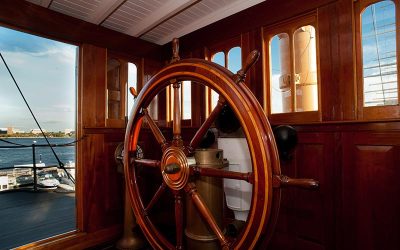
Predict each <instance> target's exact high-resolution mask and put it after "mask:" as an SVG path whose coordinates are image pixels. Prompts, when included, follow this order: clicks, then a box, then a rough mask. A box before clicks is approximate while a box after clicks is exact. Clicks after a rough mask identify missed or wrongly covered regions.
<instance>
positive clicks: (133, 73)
mask: <svg viewBox="0 0 400 250" xmlns="http://www.w3.org/2000/svg"><path fill="white" fill-rule="evenodd" d="M127 87H128V90H129V88H131V87H133V88H134V89H135V90H136V93H137V94H139V93H138V89H137V67H136V65H135V64H134V63H128V84H127ZM127 95H128V96H127V100H128V101H127V102H126V104H127V108H126V115H127V116H129V113H130V112H131V110H132V108H133V103H134V100H135V99H134V97H133V96H132V95H131V93H130V92H129V91H127Z"/></svg>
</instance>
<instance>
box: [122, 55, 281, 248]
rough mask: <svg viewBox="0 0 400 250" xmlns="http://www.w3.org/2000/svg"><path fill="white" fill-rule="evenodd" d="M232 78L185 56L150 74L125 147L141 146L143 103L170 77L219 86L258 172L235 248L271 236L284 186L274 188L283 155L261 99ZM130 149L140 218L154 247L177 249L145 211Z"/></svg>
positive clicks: (129, 171)
mask: <svg viewBox="0 0 400 250" xmlns="http://www.w3.org/2000/svg"><path fill="white" fill-rule="evenodd" d="M233 78H234V77H233V74H232V73H231V72H230V71H228V70H226V69H225V68H223V67H221V66H219V65H217V64H214V63H211V62H208V61H205V60H201V59H188V60H182V61H179V62H177V63H174V64H171V65H169V66H167V67H165V68H163V69H162V70H161V71H160V72H158V73H157V74H156V75H155V76H154V77H153V78H152V79H150V81H149V82H148V83H147V84H146V85H145V86H144V88H143V89H142V91H141V92H140V94H139V96H138V97H137V99H136V102H135V105H134V107H133V110H132V112H131V114H130V118H129V122H128V126H127V130H126V135H125V145H124V148H126V149H135V148H136V142H137V138H138V135H139V133H138V131H139V129H140V124H141V122H142V118H143V117H142V116H141V115H140V112H141V110H142V108H146V107H147V106H148V105H149V103H150V102H151V100H152V99H153V98H154V96H155V95H156V94H158V93H159V92H160V91H161V90H162V89H164V88H165V87H166V86H167V85H169V84H171V82H175V81H183V80H192V81H195V82H201V83H202V84H205V85H206V86H208V87H210V88H212V89H214V90H216V91H217V92H218V93H219V94H220V95H222V96H223V98H224V99H225V100H226V102H227V103H228V104H229V105H230V106H231V108H232V109H233V110H234V112H235V114H236V116H237V118H238V119H239V121H240V123H241V125H242V128H243V131H244V133H245V135H246V139H247V143H248V147H249V151H250V154H251V162H252V167H253V175H254V183H253V195H252V201H251V208H250V212H249V215H248V218H247V223H246V225H245V227H244V229H243V230H242V231H241V233H240V235H239V237H238V238H237V239H236V241H235V242H233V245H232V246H231V248H233V249H252V248H254V247H255V246H256V245H257V244H258V243H259V242H258V240H259V239H260V237H261V236H263V235H264V234H265V233H267V235H266V238H267V239H268V238H269V236H270V234H272V230H273V228H274V225H275V222H276V218H277V215H278V209H279V202H280V191H279V189H273V188H272V176H273V175H279V174H280V167H279V157H278V153H277V148H276V145H275V141H274V138H273V133H272V129H271V127H270V124H269V122H268V120H267V118H266V116H265V114H264V112H263V110H262V108H261V106H260V104H259V103H258V101H257V100H256V98H255V97H254V95H253V94H252V93H251V92H250V90H249V89H248V88H247V87H246V86H245V85H244V84H243V83H239V84H236V83H235V82H234V80H233ZM130 151H131V150H125V151H124V169H125V180H126V183H127V188H128V190H129V196H130V200H131V204H132V208H133V210H134V213H135V216H136V219H137V222H138V224H139V225H140V227H141V229H142V231H143V233H144V234H145V236H146V238H147V239H148V241H149V242H150V244H151V245H152V247H153V248H155V249H175V247H174V246H173V245H172V244H171V243H169V242H168V241H167V240H166V239H165V237H163V236H162V235H160V234H159V233H158V231H157V229H156V228H155V226H154V225H153V224H152V222H151V220H150V219H149V217H148V216H147V214H146V213H145V212H144V206H143V203H142V200H141V197H140V194H139V192H138V187H137V182H136V176H135V171H134V170H133V169H134V166H133V167H130V164H129V152H130Z"/></svg>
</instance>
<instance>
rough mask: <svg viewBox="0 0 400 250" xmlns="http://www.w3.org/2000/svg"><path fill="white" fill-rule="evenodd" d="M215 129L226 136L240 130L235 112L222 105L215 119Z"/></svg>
mask: <svg viewBox="0 0 400 250" xmlns="http://www.w3.org/2000/svg"><path fill="white" fill-rule="evenodd" d="M215 127H216V128H217V129H218V130H219V131H221V132H223V133H227V134H229V133H233V132H235V131H236V130H238V129H239V128H240V122H239V120H238V119H237V118H236V115H235V112H233V110H232V109H231V108H230V107H229V106H228V105H224V107H223V108H222V110H221V112H220V113H219V115H218V116H217V118H216V119H215Z"/></svg>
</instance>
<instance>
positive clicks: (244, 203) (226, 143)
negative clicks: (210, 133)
mask: <svg viewBox="0 0 400 250" xmlns="http://www.w3.org/2000/svg"><path fill="white" fill-rule="evenodd" d="M218 148H219V149H222V150H223V151H224V157H225V158H227V159H228V161H229V167H228V170H229V171H235V172H242V173H248V172H252V171H253V170H252V164H251V159H250V151H249V148H248V145H247V141H246V138H218ZM224 192H225V197H226V203H227V206H228V208H230V209H232V210H233V212H234V214H235V219H237V220H242V221H246V220H247V215H248V212H249V210H250V205H251V197H252V185H251V184H250V183H248V182H246V181H241V180H233V179H224Z"/></svg>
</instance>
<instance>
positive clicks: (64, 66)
mask: <svg viewBox="0 0 400 250" xmlns="http://www.w3.org/2000/svg"><path fill="white" fill-rule="evenodd" d="M21 34H22V35H21ZM0 37H1V41H0V52H2V55H3V56H4V58H5V60H6V61H7V64H8V66H9V68H10V70H11V71H12V73H13V75H14V77H15V79H16V80H17V82H18V84H19V87H20V89H21V91H22V92H23V94H24V96H25V98H26V100H27V101H28V103H29V105H30V106H31V108H32V110H33V112H34V114H35V115H36V117H37V118H38V120H39V123H40V124H43V127H44V129H46V130H47V131H59V130H63V129H65V128H67V127H74V126H75V125H74V124H75V105H76V55H77V54H76V51H77V47H76V46H72V45H68V44H63V43H59V42H56V41H51V40H48V39H43V38H40V37H35V36H31V35H27V34H23V33H20V32H16V31H12V30H9V29H5V28H0ZM0 83H1V87H2V89H1V91H0V107H1V109H0V126H2V127H3V126H9V125H12V126H15V127H22V128H23V129H24V130H27V131H28V130H30V129H32V128H36V127H37V126H36V124H35V122H34V120H33V118H32V116H31V114H30V113H29V111H28V109H27V107H26V105H25V103H24V101H23V99H22V97H21V96H20V94H19V93H18V90H17V88H16V86H15V84H14V82H13V81H12V79H11V77H10V75H9V74H8V72H7V71H6V69H5V66H4V65H3V64H2V63H0ZM56 121H58V122H56Z"/></svg>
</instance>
